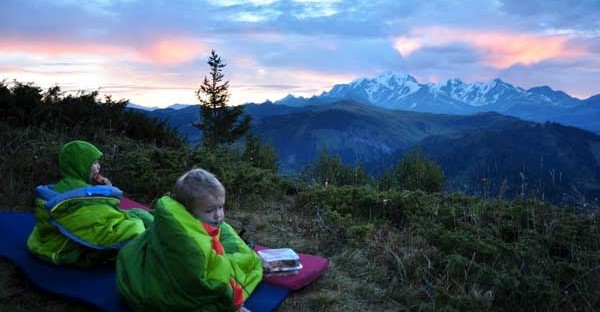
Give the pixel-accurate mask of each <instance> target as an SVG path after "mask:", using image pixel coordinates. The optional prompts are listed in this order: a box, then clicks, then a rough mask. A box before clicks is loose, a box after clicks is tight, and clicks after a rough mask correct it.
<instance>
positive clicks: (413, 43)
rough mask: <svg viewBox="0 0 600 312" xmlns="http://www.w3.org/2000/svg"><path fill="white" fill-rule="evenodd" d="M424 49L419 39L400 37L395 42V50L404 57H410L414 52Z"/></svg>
mask: <svg viewBox="0 0 600 312" xmlns="http://www.w3.org/2000/svg"><path fill="white" fill-rule="evenodd" d="M421 47H422V44H421V42H420V41H419V40H418V39H413V38H408V37H398V38H396V40H395V41H394V48H395V49H396V50H397V51H398V52H400V54H401V55H402V56H408V55H409V54H411V53H413V52H414V51H416V50H418V49H420V48H421Z"/></svg>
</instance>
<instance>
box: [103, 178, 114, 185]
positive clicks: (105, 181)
mask: <svg viewBox="0 0 600 312" xmlns="http://www.w3.org/2000/svg"><path fill="white" fill-rule="evenodd" d="M102 183H104V184H105V185H108V186H112V183H111V182H110V180H109V179H108V178H105V177H102Z"/></svg>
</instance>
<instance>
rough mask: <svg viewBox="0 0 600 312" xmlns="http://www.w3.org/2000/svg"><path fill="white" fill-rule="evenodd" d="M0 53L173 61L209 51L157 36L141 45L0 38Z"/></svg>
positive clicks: (185, 41)
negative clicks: (148, 42)
mask: <svg viewBox="0 0 600 312" xmlns="http://www.w3.org/2000/svg"><path fill="white" fill-rule="evenodd" d="M0 53H20V54H27V55H30V56H37V57H50V58H57V57H82V56H88V57H90V56H95V57H98V58H100V59H112V60H123V61H126V60H129V61H137V62H146V63H154V64H157V65H176V64H180V63H185V62H188V61H191V60H193V59H195V58H196V57H199V56H203V55H205V54H207V53H208V49H207V48H206V47H205V46H204V45H202V44H201V43H199V42H197V41H196V40H193V39H185V38H183V39H181V38H176V39H157V40H155V41H153V42H151V43H150V44H148V45H145V46H142V47H141V48H134V47H130V46H125V45H116V44H112V45H111V44H97V43H85V42H77V43H76V42H55V41H53V42H43V41H39V40H28V41H27V40H4V41H0Z"/></svg>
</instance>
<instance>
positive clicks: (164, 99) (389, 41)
mask: <svg viewBox="0 0 600 312" xmlns="http://www.w3.org/2000/svg"><path fill="white" fill-rule="evenodd" d="M598 13H600V5H599V4H597V3H593V2H583V3H578V4H576V5H571V4H568V3H567V4H565V3H563V2H562V1H559V0H553V1H542V0H536V1H528V2H527V3H521V2H519V1H516V0H498V1H485V0H472V1H470V2H469V3H465V2H461V3H450V2H447V1H432V2H428V3H422V2H420V1H408V2H402V3H397V2H396V1H380V2H378V3H370V2H363V1H340V0H330V1H315V0H253V1H239V0H226V1H216V0H206V1H191V0H184V1H178V2H169V3H164V2H161V1H139V0H92V1H88V2H85V3H80V2H78V1H73V0H56V1H3V2H2V3H0V26H2V27H0V34H1V35H2V38H3V40H2V42H0V72H2V73H3V75H2V77H0V79H6V80H13V79H14V80H17V81H19V82H33V83H35V84H36V85H38V86H40V87H42V88H43V89H47V88H49V87H51V86H54V85H58V86H60V87H61V89H63V91H67V92H69V91H71V92H74V91H79V90H84V91H99V93H100V94H110V95H112V96H113V98H115V99H127V100H129V101H130V102H131V103H132V104H135V105H140V106H144V107H159V108H165V107H168V106H170V105H173V104H176V103H181V104H186V105H194V104H197V103H198V100H197V99H196V97H195V94H194V91H195V90H196V89H198V87H199V86H200V84H201V83H202V80H203V78H204V76H205V75H207V74H208V72H209V67H208V65H207V64H206V61H207V60H208V56H209V54H210V50H212V49H214V50H215V51H216V52H217V54H219V56H221V58H222V60H223V61H224V63H225V64H227V66H226V67H225V68H224V74H225V80H227V81H229V82H230V93H231V98H230V102H229V104H230V105H239V104H245V103H250V102H254V103H263V102H265V101H267V100H270V101H273V102H274V101H277V100H279V99H281V98H284V97H285V96H287V95H288V94H291V95H293V96H296V97H299V96H303V97H310V96H313V95H319V94H321V93H322V92H324V91H329V90H330V89H331V88H332V87H333V86H334V85H335V84H347V83H350V82H351V81H353V80H355V79H358V78H373V77H375V76H378V75H380V74H383V73H385V72H398V73H406V74H409V75H411V76H413V77H415V79H417V81H418V82H419V83H422V84H425V83H436V82H440V81H446V80H448V79H453V78H456V79H460V80H462V81H463V82H465V83H469V84H470V83H476V82H487V81H490V80H492V79H495V78H499V79H501V80H503V81H505V82H507V83H510V84H512V85H514V86H517V87H521V88H524V89H529V88H532V87H536V86H549V87H550V88H552V89H554V90H560V91H563V92H565V93H567V94H569V95H570V96H572V97H575V98H578V99H586V98H588V97H590V96H593V95H596V94H599V93H600V53H598V52H600V21H599V20H598V19H596V18H595V16H596V15H598Z"/></svg>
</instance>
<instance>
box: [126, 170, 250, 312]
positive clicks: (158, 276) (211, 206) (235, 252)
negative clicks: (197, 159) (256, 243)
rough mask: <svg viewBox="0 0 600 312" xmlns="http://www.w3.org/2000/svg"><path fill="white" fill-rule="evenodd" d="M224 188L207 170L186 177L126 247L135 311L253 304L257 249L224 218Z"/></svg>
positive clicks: (129, 295)
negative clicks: (145, 226)
mask: <svg viewBox="0 0 600 312" xmlns="http://www.w3.org/2000/svg"><path fill="white" fill-rule="evenodd" d="M224 204H225V189H224V188H223V185H221V183H220V182H219V180H218V179H217V178H216V177H215V176H214V175H213V174H212V173H210V172H208V171H206V170H203V169H193V170H191V171H188V172H187V173H185V174H184V175H183V176H181V177H180V178H179V179H178V180H177V182H176V183H175V186H174V188H173V191H172V195H171V196H163V197H162V198H160V199H159V200H158V201H157V202H156V203H155V207H154V223H153V225H152V226H151V227H150V228H149V229H148V230H147V231H146V232H145V233H144V234H142V235H140V236H139V237H137V238H136V239H134V240H133V241H132V242H131V243H129V244H128V245H127V246H125V247H123V249H121V250H120V251H119V255H118V258H117V287H118V289H119V291H120V292H121V294H122V295H123V297H124V298H125V300H126V301H127V303H128V304H129V306H130V307H131V308H132V309H133V310H135V311H248V310H247V309H245V308H244V307H243V303H244V301H245V300H246V299H247V298H248V297H249V296H250V294H251V293H252V292H253V291H254V289H255V288H256V286H257V285H258V283H259V282H260V281H261V280H262V264H261V261H260V258H259V257H258V255H257V254H256V253H255V252H254V251H253V250H252V249H251V248H249V247H248V245H246V243H245V242H244V241H243V240H242V239H241V238H240V237H239V236H238V235H237V234H236V232H235V231H234V230H233V228H232V227H231V226H230V225H229V224H227V222H225V221H224V217H225V215H224V210H223V206H224Z"/></svg>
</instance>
